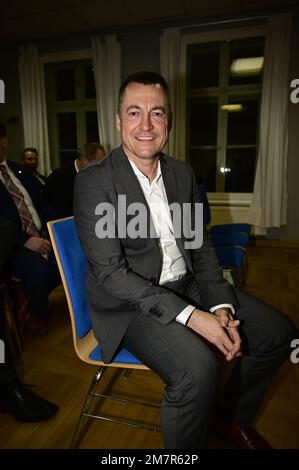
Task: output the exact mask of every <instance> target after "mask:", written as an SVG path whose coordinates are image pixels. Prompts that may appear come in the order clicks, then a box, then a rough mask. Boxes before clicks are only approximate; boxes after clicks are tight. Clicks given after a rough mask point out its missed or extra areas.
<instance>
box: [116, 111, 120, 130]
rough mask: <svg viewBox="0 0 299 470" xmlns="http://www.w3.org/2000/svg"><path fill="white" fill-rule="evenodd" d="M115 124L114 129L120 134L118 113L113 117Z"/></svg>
mask: <svg viewBox="0 0 299 470" xmlns="http://www.w3.org/2000/svg"><path fill="white" fill-rule="evenodd" d="M115 123H116V129H117V130H118V132H120V117H119V114H118V113H116V116H115Z"/></svg>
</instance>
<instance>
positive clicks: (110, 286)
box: [74, 147, 238, 362]
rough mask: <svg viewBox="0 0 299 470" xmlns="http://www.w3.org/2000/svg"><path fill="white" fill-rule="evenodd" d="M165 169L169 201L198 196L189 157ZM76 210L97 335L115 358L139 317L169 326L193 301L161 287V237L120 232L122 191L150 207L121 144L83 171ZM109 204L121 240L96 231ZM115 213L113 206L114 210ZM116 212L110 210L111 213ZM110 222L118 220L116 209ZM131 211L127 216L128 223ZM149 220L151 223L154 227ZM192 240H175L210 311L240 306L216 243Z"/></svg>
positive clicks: (165, 162)
mask: <svg viewBox="0 0 299 470" xmlns="http://www.w3.org/2000/svg"><path fill="white" fill-rule="evenodd" d="M160 163H161V172H162V176H163V181H164V185H165V189H166V193H167V197H168V202H169V204H172V203H178V204H179V205H180V207H182V204H183V203H192V204H193V203H194V202H198V201H199V190H198V185H197V183H196V180H195V177H194V174H193V171H192V169H191V168H190V167H189V166H188V165H186V164H185V163H183V162H180V161H177V160H175V159H174V158H171V157H168V156H166V155H163V156H161V158H160ZM74 194H75V197H74V215H75V221H76V224H77V228H78V233H79V238H80V240H81V244H82V247H83V250H84V252H85V255H86V258H87V275H86V287H87V293H88V298H89V304H90V309H91V315H92V321H93V329H94V333H95V336H96V337H97V339H98V341H99V343H100V344H101V346H102V348H103V356H104V360H105V361H107V362H109V361H110V360H111V358H112V357H113V354H114V353H115V351H116V349H117V347H118V346H119V344H120V342H121V340H122V337H123V335H124V333H125V330H126V328H127V326H128V324H129V322H130V321H131V319H132V316H133V315H140V314H141V315H151V316H153V317H154V318H155V319H156V320H157V321H160V322H162V323H164V324H167V323H169V322H170V321H172V320H174V319H175V317H176V316H177V315H178V314H179V313H180V312H181V311H182V310H183V309H184V308H185V307H186V306H187V305H188V302H187V301H186V300H184V299H183V298H181V297H180V296H178V295H176V294H175V293H173V292H171V291H170V290H168V289H166V288H165V287H163V286H160V285H158V280H159V275H160V270H161V255H160V248H159V246H158V243H157V240H156V239H155V238H150V237H146V238H135V239H133V238H130V237H129V236H128V235H126V236H124V237H123V238H120V234H119V233H118V230H119V229H120V227H119V226H118V216H117V203H118V195H125V196H126V202H127V206H128V205H129V204H131V203H136V202H137V203H143V205H144V206H145V207H147V220H148V222H150V212H149V208H148V206H147V203H146V200H145V198H144V195H143V192H142V190H141V188H140V185H139V182H138V179H137V177H136V175H135V174H134V172H133V169H132V167H131V165H130V163H129V161H128V158H127V157H126V155H125V153H124V151H123V149H122V147H119V148H118V149H116V150H114V151H113V152H112V153H111V154H110V155H109V156H108V157H107V158H106V159H105V160H103V161H102V162H101V163H100V164H97V165H94V166H91V167H89V168H87V169H85V170H83V171H82V172H80V173H79V174H78V175H77V178H76V182H75V193H74ZM99 203H109V204H110V206H109V207H110V208H111V207H114V208H116V213H115V225H116V237H114V238H104V239H100V238H98V237H97V235H96V228H97V227H98V226H97V222H99V220H100V217H99V215H97V214H99V211H100V209H101V208H103V206H98V204H99ZM107 207H108V205H107ZM108 212H109V208H108ZM110 212H111V211H110ZM110 216H111V217H110V219H111V220H108V219H109V217H108V216H107V217H108V219H107V222H108V223H110V222H111V223H113V214H111V213H110ZM132 218H133V216H128V217H127V222H128V221H129V220H130V219H132ZM149 227H150V223H148V230H149ZM186 241H187V240H186V238H185V237H184V234H182V237H181V238H176V242H177V246H178V248H179V250H180V251H181V253H182V255H183V256H184V259H185V261H186V266H187V269H188V270H189V271H190V272H191V273H193V274H194V276H195V278H196V280H197V282H198V286H199V292H200V296H201V300H202V306H203V308H204V309H206V310H207V311H209V309H210V308H211V307H213V306H215V305H218V304H221V303H230V304H233V305H235V306H236V307H237V305H238V301H237V298H236V296H235V294H234V292H233V290H232V289H231V288H230V286H229V285H228V284H227V283H226V281H224V280H223V276H222V271H221V269H220V268H219V265H218V261H217V258H216V255H215V252H214V248H213V247H212V245H211V242H210V241H209V239H208V238H206V237H205V239H204V242H203V245H202V246H201V247H200V248H198V249H192V250H191V249H186V246H185V242H186Z"/></svg>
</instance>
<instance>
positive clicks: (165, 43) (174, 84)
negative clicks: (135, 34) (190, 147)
mask: <svg viewBox="0 0 299 470" xmlns="http://www.w3.org/2000/svg"><path fill="white" fill-rule="evenodd" d="M180 49H181V36H180V29H179V28H169V29H165V30H164V32H163V35H162V36H161V39H160V66H161V74H162V75H163V77H164V78H165V79H166V80H167V82H168V86H169V94H170V99H171V104H172V113H173V121H172V130H171V132H170V135H169V142H168V146H166V147H165V151H166V152H168V153H169V155H171V156H173V157H175V158H177V159H179V160H184V155H183V153H182V151H181V149H180V142H181V133H182V130H183V126H184V123H183V122H182V112H181V111H182V110H181V96H180Z"/></svg>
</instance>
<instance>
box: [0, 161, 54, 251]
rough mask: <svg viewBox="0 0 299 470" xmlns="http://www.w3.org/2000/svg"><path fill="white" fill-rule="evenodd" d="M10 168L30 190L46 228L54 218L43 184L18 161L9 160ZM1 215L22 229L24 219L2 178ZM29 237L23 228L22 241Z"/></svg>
mask: <svg viewBox="0 0 299 470" xmlns="http://www.w3.org/2000/svg"><path fill="white" fill-rule="evenodd" d="M7 164H8V166H9V168H10V169H11V170H12V171H13V172H14V174H15V175H16V177H17V178H18V179H19V180H20V182H21V183H22V185H23V186H24V188H25V189H26V191H27V192H28V194H29V196H30V198H31V200H32V203H33V205H34V207H35V210H36V212H37V213H38V215H39V217H40V219H41V222H42V228H41V230H42V231H43V230H46V229H47V227H46V223H47V222H48V220H51V219H53V212H52V211H51V209H50V207H49V206H48V204H47V203H46V201H45V198H44V196H43V193H42V190H41V186H40V185H39V184H37V181H36V180H35V178H34V176H32V174H31V172H30V171H29V170H28V169H27V168H24V167H23V166H21V165H18V164H17V163H14V162H11V161H7ZM0 217H3V218H5V219H10V220H13V221H15V222H16V223H17V224H18V226H19V227H20V229H21V228H22V221H21V218H20V215H19V211H18V209H17V207H16V205H15V203H14V200H13V198H12V197H11V195H10V194H9V192H8V191H7V189H6V187H5V185H4V184H3V183H2V180H1V179H0ZM28 238H29V235H28V234H27V233H26V232H25V231H23V230H21V231H20V240H19V241H20V243H21V244H24V243H25V242H26V241H27V240H28Z"/></svg>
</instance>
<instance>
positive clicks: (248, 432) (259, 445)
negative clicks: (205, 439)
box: [212, 417, 272, 449]
mask: <svg viewBox="0 0 299 470" xmlns="http://www.w3.org/2000/svg"><path fill="white" fill-rule="evenodd" d="M212 430H213V431H214V433H215V434H216V435H217V436H219V437H221V438H223V439H224V440H226V441H228V442H229V443H230V444H231V445H232V447H234V448H236V449H272V447H271V445H270V444H269V442H268V441H266V439H265V438H264V437H262V436H261V435H260V434H259V433H258V432H257V431H255V430H254V429H253V428H249V429H244V428H242V427H241V426H239V425H238V424H237V423H233V422H227V423H226V422H224V421H222V420H221V419H220V418H218V417H217V418H215V419H214V421H213V425H212Z"/></svg>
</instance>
